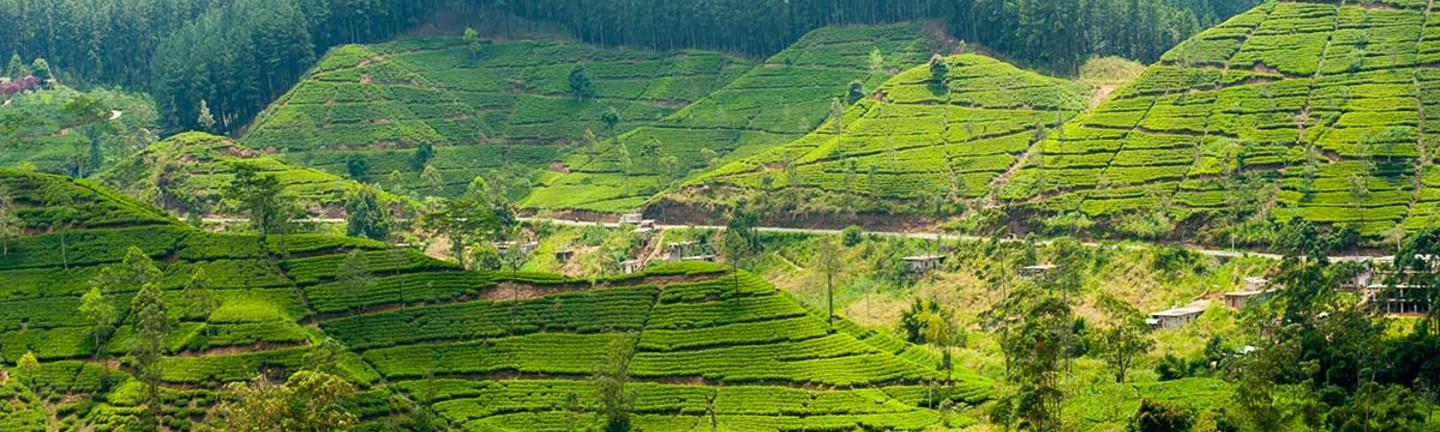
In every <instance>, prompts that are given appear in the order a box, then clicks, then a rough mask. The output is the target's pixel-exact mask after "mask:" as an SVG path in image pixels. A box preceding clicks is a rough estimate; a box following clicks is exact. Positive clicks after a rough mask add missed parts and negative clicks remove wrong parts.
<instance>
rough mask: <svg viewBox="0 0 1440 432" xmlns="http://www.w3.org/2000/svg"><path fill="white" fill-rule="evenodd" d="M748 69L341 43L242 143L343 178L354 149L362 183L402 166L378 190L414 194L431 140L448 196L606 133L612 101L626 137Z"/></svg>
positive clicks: (700, 56) (420, 187) (556, 43)
mask: <svg viewBox="0 0 1440 432" xmlns="http://www.w3.org/2000/svg"><path fill="white" fill-rule="evenodd" d="M580 64H583V65H584V66H585V70H586V75H585V76H586V77H587V78H588V80H589V82H590V83H591V84H590V92H591V93H592V95H591V96H589V97H585V98H580V99H577V97H576V96H575V95H574V94H573V92H572V91H571V76H570V74H571V70H572V69H573V68H574V67H575V66H576V65H580ZM749 67H750V64H749V62H748V61H746V60H745V59H742V58H738V57H733V56H727V55H721V54H717V53H713V52H706V51H677V52H669V53H658V52H653V51H642V50H630V49H619V48H601V47H596V46H591V45H585V44H579V43H574V42H569V41H564V40H519V41H494V42H487V43H484V44H483V45H482V46H481V48H480V49H479V51H477V52H474V53H473V54H472V52H471V51H470V50H469V45H468V44H467V43H466V42H465V41H464V40H462V39H461V38H411V39H402V40H399V41H396V42H390V43H384V44H377V45H348V46H343V47H339V48H336V49H334V50H331V52H330V53H329V54H328V55H326V56H325V58H324V59H322V60H321V61H320V63H319V64H318V65H317V66H315V68H314V69H313V70H311V71H310V72H309V74H308V75H307V76H306V78H305V79H304V80H303V81H302V82H301V83H300V84H299V85H297V86H296V87H295V88H293V89H292V90H291V91H290V92H288V93H287V94H286V95H284V96H282V97H281V98H280V100H278V101H276V102H275V104H273V105H272V106H271V107H270V108H269V109H267V110H266V111H265V112H264V113H262V114H261V115H260V116H259V117H258V118H257V119H256V121H255V123H254V125H253V126H252V127H251V129H250V131H249V133H248V134H246V135H245V137H244V138H243V139H242V140H241V142H243V143H244V144H245V145H247V146H249V147H251V148H255V149H265V150H276V151H281V152H285V153H286V154H285V156H284V157H285V158H286V159H287V160H289V161H291V162H298V163H301V164H304V165H306V166H312V167H316V168H320V169H324V170H328V171H330V172H333V173H336V174H339V175H346V174H347V173H346V162H347V160H348V159H349V158H351V157H356V156H358V157H361V158H363V159H364V160H366V161H367V162H368V166H369V172H368V174H367V175H366V177H367V178H366V179H359V180H369V181H379V180H382V179H387V178H386V176H387V175H388V174H390V173H391V172H392V171H399V172H401V173H402V174H404V176H403V180H402V182H401V184H400V185H391V184H386V185H385V186H386V187H387V188H391V189H395V188H396V187H397V186H403V187H404V189H405V190H409V191H417V192H424V191H427V190H430V189H431V187H429V186H428V185H427V182H426V181H425V180H423V179H421V178H420V176H419V175H418V174H419V169H418V167H419V166H420V165H415V164H412V163H411V162H412V154H413V153H414V151H413V149H414V148H415V147H416V146H418V145H420V144H431V145H434V146H435V147H436V154H435V157H434V158H433V159H432V160H431V161H430V162H429V163H432V164H434V165H435V167H436V168H437V169H439V170H440V173H441V174H442V178H443V187H442V190H441V191H439V194H442V195H443V194H453V193H458V192H459V191H460V190H463V188H464V186H465V185H466V184H467V183H469V181H470V180H471V179H472V178H473V177H474V176H475V175H477V174H480V173H481V172H483V170H485V169H490V168H496V167H499V166H502V165H507V164H519V165H523V166H525V167H528V168H540V167H543V166H545V165H547V164H549V163H550V162H551V161H552V160H554V159H555V157H556V155H557V154H559V152H560V151H561V145H563V144H567V143H574V142H578V141H581V140H582V138H583V136H584V131H585V130H586V129H587V128H588V129H593V130H595V131H596V133H602V131H603V129H604V126H602V122H601V121H600V118H601V114H602V113H603V112H605V111H606V110H607V109H608V108H611V107H613V108H615V109H616V111H617V112H618V113H619V114H620V123H619V124H618V125H617V127H616V130H615V132H617V133H618V132H623V131H626V130H629V129H633V128H635V127H638V126H640V125H642V124H645V123H648V122H650V121H654V120H657V119H660V118H662V117H664V116H665V115H667V114H669V113H671V112H674V111H675V110H677V109H679V107H681V106H684V105H685V104H687V103H689V102H690V101H694V100H697V99H700V98H701V97H703V96H705V95H707V94H709V93H710V92H711V91H713V90H714V89H716V88H719V87H721V86H723V85H724V84H725V83H727V82H729V81H730V80H732V79H734V78H735V77H736V76H738V75H739V74H740V73H742V72H743V71H745V70H746V69H748V68H749ZM421 165H423V163H422V164H421ZM387 180H388V179H387ZM426 194H429V193H428V192H427V193H426Z"/></svg>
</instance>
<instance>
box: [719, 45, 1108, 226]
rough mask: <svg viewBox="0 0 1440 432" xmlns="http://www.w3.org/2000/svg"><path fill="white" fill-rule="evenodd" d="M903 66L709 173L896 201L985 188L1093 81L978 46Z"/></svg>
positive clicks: (1074, 107) (1075, 107)
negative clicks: (806, 124) (798, 132)
mask: <svg viewBox="0 0 1440 432" xmlns="http://www.w3.org/2000/svg"><path fill="white" fill-rule="evenodd" d="M944 62H945V64H946V65H947V71H948V72H947V73H946V75H945V78H944V84H943V85H939V84H937V81H936V80H935V78H934V76H933V74H932V72H931V67H930V66H929V65H922V66H918V67H914V68H911V69H908V70H906V71H905V72H902V73H900V74H899V75H896V76H895V77H894V78H892V79H890V80H889V81H888V82H886V83H885V84H884V85H881V86H880V87H879V89H878V90H877V91H876V92H875V94H874V96H872V97H869V98H865V99H862V100H860V101H859V102H858V103H856V104H854V105H853V106H851V107H849V109H848V110H847V111H846V112H845V113H844V115H843V116H842V117H840V118H835V119H830V120H829V121H827V122H826V124H824V125H822V126H820V127H819V128H817V129H816V130H815V131H814V132H812V133H810V134H809V135H807V136H805V137H804V138H801V139H798V140H795V141H793V142H791V143H788V144H785V145H783V146H780V147H777V148H775V149H772V150H770V151H768V152H765V153H762V154H759V155H756V156H753V157H750V158H746V159H744V160H741V161H737V162H734V163H731V164H729V165H727V166H725V167H722V168H720V169H718V170H716V171H715V172H713V173H711V174H709V175H707V176H706V177H705V178H704V179H702V180H701V181H700V182H703V183H712V184H715V183H719V184H729V185H733V186H741V187H746V188H752V189H767V188H769V189H780V188H803V189H823V190H829V191H837V192H847V193H859V194H864V195H868V196H872V197H880V198H883V199H890V200H918V199H929V198H932V197H934V196H937V195H939V196H942V197H944V198H945V199H951V200H954V199H966V198H975V197H979V196H982V195H984V194H985V193H986V192H987V190H988V189H989V186H990V185H991V183H993V182H995V181H996V179H997V178H998V177H999V176H1000V175H1001V174H1003V173H1004V172H1005V171H1006V170H1008V169H1009V168H1010V167H1011V166H1013V165H1015V164H1017V163H1018V162H1019V161H1020V160H1021V159H1022V158H1024V157H1025V155H1026V153H1027V152H1029V151H1030V149H1031V147H1032V144H1034V143H1036V142H1038V141H1037V139H1036V138H1037V137H1040V136H1044V133H1045V129H1046V128H1055V127H1057V126H1059V125H1060V124H1061V122H1062V121H1063V120H1064V119H1065V118H1069V117H1073V116H1074V115H1075V114H1076V113H1078V112H1080V111H1081V110H1083V109H1085V107H1086V103H1087V101H1088V96H1087V93H1088V92H1089V88H1087V87H1086V86H1084V85H1080V84H1076V83H1072V82H1068V81H1064V80H1059V79H1055V78H1049V77H1045V76H1042V75H1039V74H1035V73H1032V72H1027V71H1024V70H1021V69H1019V68H1016V67H1014V66H1012V65H1009V64H1006V63H1003V62H1000V61H997V60H995V59H991V58H989V57H985V56H981V55H977V54H964V55H958V56H952V57H949V58H946V59H945V60H944Z"/></svg>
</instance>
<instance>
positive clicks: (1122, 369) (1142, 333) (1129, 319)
mask: <svg viewBox="0 0 1440 432" xmlns="http://www.w3.org/2000/svg"><path fill="white" fill-rule="evenodd" d="M1097 303H1099V306H1100V309H1101V310H1102V311H1104V312H1105V314H1106V315H1107V318H1108V319H1109V321H1110V322H1109V325H1108V326H1106V327H1104V328H1102V329H1100V331H1099V335H1098V337H1099V345H1100V352H1101V353H1102V354H1103V356H1104V358H1105V361H1106V362H1109V363H1110V367H1112V368H1115V382H1116V383H1123V382H1125V375H1126V373H1127V372H1129V370H1130V367H1131V366H1133V365H1134V364H1135V360H1136V359H1138V358H1140V357H1141V356H1143V355H1145V353H1146V352H1147V351H1149V350H1150V347H1151V346H1153V345H1154V342H1152V341H1151V340H1150V339H1149V337H1148V336H1147V335H1146V333H1148V332H1149V331H1150V325H1149V324H1146V323H1145V314H1143V313H1141V312H1140V310H1139V309H1136V308H1135V307H1134V306H1131V305H1130V304H1129V303H1125V302H1124V301H1123V300H1120V299H1117V298H1114V297H1112V296H1109V295H1105V294H1101V297H1100V298H1099V300H1098V301H1097Z"/></svg>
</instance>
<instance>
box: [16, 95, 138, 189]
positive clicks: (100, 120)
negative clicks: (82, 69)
mask: <svg viewBox="0 0 1440 432" xmlns="http://www.w3.org/2000/svg"><path fill="white" fill-rule="evenodd" d="M0 106H3V107H4V110H3V112H0V166H16V165H20V164H30V165H32V166H34V167H35V169H38V170H41V171H45V172H54V173H70V174H75V175H81V176H84V175H90V174H93V173H94V172H96V171H98V170H99V169H101V168H102V167H105V166H108V163H109V162H113V161H115V160H118V159H121V158H124V157H126V156H129V155H130V154H131V153H132V152H135V151H138V150H139V149H141V148H143V147H144V146H145V145H146V144H149V142H150V140H152V139H153V138H151V137H152V136H153V135H154V133H155V130H156V129H157V126H156V124H157V123H158V122H157V119H156V114H155V104H154V103H153V102H151V101H150V99H149V97H147V96H144V95H141V94H135V93H127V92H124V91H120V90H110V89H94V90H91V91H88V92H83V91H78V90H76V89H73V88H70V87H66V86H63V85H57V87H56V88H54V89H48V90H43V91H27V92H25V93H21V94H18V95H14V96H0Z"/></svg>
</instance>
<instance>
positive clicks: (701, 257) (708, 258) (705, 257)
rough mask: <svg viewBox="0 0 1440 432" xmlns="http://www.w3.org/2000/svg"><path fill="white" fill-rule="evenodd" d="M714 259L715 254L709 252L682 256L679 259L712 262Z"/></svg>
mask: <svg viewBox="0 0 1440 432" xmlns="http://www.w3.org/2000/svg"><path fill="white" fill-rule="evenodd" d="M715 260H716V257H715V255H710V254H706V255H691V256H687V257H684V258H680V261H704V262H712V263H713V262H715Z"/></svg>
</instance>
